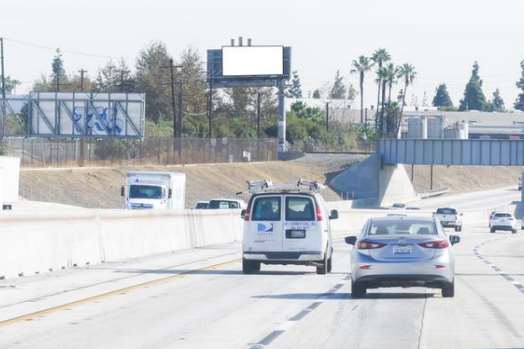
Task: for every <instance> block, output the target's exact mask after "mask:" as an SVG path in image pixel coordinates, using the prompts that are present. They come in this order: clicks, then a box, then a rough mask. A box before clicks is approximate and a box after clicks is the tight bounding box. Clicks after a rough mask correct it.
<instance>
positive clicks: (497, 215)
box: [489, 212, 518, 234]
mask: <svg viewBox="0 0 524 349" xmlns="http://www.w3.org/2000/svg"><path fill="white" fill-rule="evenodd" d="M489 229H490V231H491V232H492V233H494V232H496V231H497V230H506V231H511V232H512V233H513V234H516V233H517V229H518V222H517V220H516V219H515V217H513V215H512V214H511V213H507V212H493V213H492V214H491V216H490V219H489Z"/></svg>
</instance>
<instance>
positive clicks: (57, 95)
mask: <svg viewBox="0 0 524 349" xmlns="http://www.w3.org/2000/svg"><path fill="white" fill-rule="evenodd" d="M106 96H107V98H104V97H106ZM97 97H98V98H97ZM100 97H102V98H100ZM10 102H14V103H17V104H18V105H19V108H18V109H17V108H14V107H13V106H11V103H10ZM42 102H47V103H53V104H54V105H53V107H52V112H49V110H47V112H46V110H44V109H45V107H44V108H42V106H41V103H42ZM103 103H106V106H105V107H103V106H102V105H101V104H103ZM131 104H133V108H138V109H137V113H138V114H139V115H138V117H137V116H136V115H134V116H133V117H132V116H131V115H132V114H131V113H130V111H129V109H130V105H131ZM6 105H7V108H6V109H7V112H6V115H5V116H3V118H2V119H5V118H6V117H9V115H13V116H14V117H18V115H20V114H22V113H23V111H22V110H23V109H24V108H27V109H26V110H27V111H26V113H27V120H26V125H25V126H26V130H25V136H26V137H37V138H69V139H71V138H97V139H102V138H120V139H143V138H144V133H145V94H143V93H124V92H111V93H109V92H100V93H94V92H31V93H30V94H28V95H24V96H8V97H7V98H6ZM21 105H23V106H21ZM77 107H78V108H80V109H81V110H82V111H81V112H80V113H81V114H79V113H77V111H76V108H77ZM101 108H104V115H105V113H106V112H108V114H109V115H105V119H102V118H101V115H100V114H99V110H100V109H101ZM15 109H17V110H15ZM88 116H89V119H88ZM64 118H67V119H68V120H67V122H68V123H70V126H69V125H68V127H67V131H68V132H67V133H64V132H63V130H62V129H61V126H62V120H63V119H64ZM93 118H94V119H93ZM117 121H118V122H120V123H123V125H122V129H121V130H120V131H119V130H118V129H119V128H120V127H119V125H118V122H117ZM88 123H92V125H90V126H88ZM95 125H98V127H100V125H102V126H103V127H102V130H104V131H106V133H93V131H92V130H93V128H94V127H95ZM42 126H43V127H45V129H44V130H41V127H42ZM89 130H91V131H89ZM69 131H70V132H69ZM98 132H101V130H100V128H98ZM120 133H121V134H120Z"/></svg>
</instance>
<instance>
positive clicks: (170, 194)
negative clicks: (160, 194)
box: [167, 188, 173, 199]
mask: <svg viewBox="0 0 524 349" xmlns="http://www.w3.org/2000/svg"><path fill="white" fill-rule="evenodd" d="M172 196H173V189H171V188H169V189H168V190H167V198H168V199H171V197H172Z"/></svg>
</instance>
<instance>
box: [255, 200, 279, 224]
mask: <svg viewBox="0 0 524 349" xmlns="http://www.w3.org/2000/svg"><path fill="white" fill-rule="evenodd" d="M252 219H253V220H254V221H279V220H280V197H279V196H265V197H260V198H257V199H255V204H254V205H253V218H252Z"/></svg>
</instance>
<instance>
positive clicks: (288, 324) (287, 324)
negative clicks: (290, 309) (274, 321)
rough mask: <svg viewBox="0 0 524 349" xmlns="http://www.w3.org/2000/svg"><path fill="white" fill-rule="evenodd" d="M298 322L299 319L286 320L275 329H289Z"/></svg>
mask: <svg viewBox="0 0 524 349" xmlns="http://www.w3.org/2000/svg"><path fill="white" fill-rule="evenodd" d="M297 322H298V321H290V320H287V321H284V322H282V323H281V324H280V325H278V326H277V327H275V331H287V330H289V329H290V328H291V327H293V326H294V325H295V324H296V323H297Z"/></svg>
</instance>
